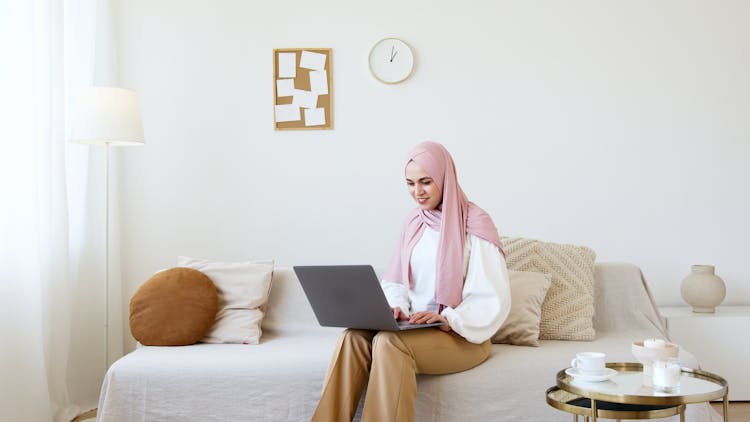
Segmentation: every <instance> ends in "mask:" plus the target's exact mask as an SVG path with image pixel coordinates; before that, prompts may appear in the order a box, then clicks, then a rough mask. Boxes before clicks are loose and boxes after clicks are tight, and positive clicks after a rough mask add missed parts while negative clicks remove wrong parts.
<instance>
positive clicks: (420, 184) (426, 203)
mask: <svg viewBox="0 0 750 422" xmlns="http://www.w3.org/2000/svg"><path fill="white" fill-rule="evenodd" d="M406 186H408V187H409V195H411V197H412V198H414V201H416V202H417V205H419V208H421V209H423V210H434V209H435V208H437V207H438V206H439V205H440V204H441V203H442V202H443V193H442V192H440V188H439V187H438V186H437V184H436V183H435V181H434V180H432V177H430V176H429V175H428V174H427V172H426V171H425V170H424V169H423V168H422V167H420V166H419V164H417V163H415V162H414V161H409V164H407V165H406Z"/></svg>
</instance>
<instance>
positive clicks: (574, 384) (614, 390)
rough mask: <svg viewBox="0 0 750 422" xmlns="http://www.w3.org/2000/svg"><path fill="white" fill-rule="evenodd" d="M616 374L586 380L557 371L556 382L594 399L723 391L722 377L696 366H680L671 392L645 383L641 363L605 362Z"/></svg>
mask: <svg viewBox="0 0 750 422" xmlns="http://www.w3.org/2000/svg"><path fill="white" fill-rule="evenodd" d="M607 367H608V368H612V369H614V370H616V371H617V374H616V375H614V376H612V377H611V378H610V379H608V380H606V381H600V382H586V381H581V380H580V379H576V378H574V377H572V376H570V375H568V374H566V373H565V370H562V371H560V372H558V374H557V386H558V387H560V388H561V389H563V390H565V391H569V392H571V393H576V394H580V395H582V396H586V397H590V398H593V399H596V400H606V401H612V402H618V403H640V404H652V405H672V404H681V403H697V402H703V401H710V400H715V399H718V398H721V397H723V396H724V395H726V392H727V382H726V380H724V379H723V378H722V377H720V376H718V375H716V374H712V373H709V372H705V371H700V370H697V369H690V368H682V372H681V373H680V385H679V387H677V388H676V389H674V390H673V391H671V392H663V391H658V390H655V389H654V388H653V387H648V386H645V385H644V382H643V381H644V376H643V366H642V365H641V364H640V363H608V364H607Z"/></svg>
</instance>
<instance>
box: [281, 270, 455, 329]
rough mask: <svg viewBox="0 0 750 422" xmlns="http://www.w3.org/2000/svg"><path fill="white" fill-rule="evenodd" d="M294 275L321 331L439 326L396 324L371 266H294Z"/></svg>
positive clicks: (431, 325) (430, 325) (429, 325)
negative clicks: (324, 328) (331, 329)
mask: <svg viewBox="0 0 750 422" xmlns="http://www.w3.org/2000/svg"><path fill="white" fill-rule="evenodd" d="M294 272H295V273H296V274H297V278H298V279H299V282H300V284H302V289H303V290H304V291H305V295H307V300H308V301H309V302H310V305H311V306H312V308H313V311H314V312H315V317H316V318H318V323H319V324H320V325H322V326H324V327H347V328H361V329H367V330H385V331H399V330H411V329H414V328H425V327H435V326H438V325H442V323H440V322H438V323H434V324H410V323H409V321H396V319H395V318H393V311H392V310H391V307H390V306H388V301H387V300H386V299H385V294H384V293H383V290H382V289H381V288H380V282H379V281H378V277H377V275H375V270H373V268H372V266H370V265H327V266H326V265H324V266H295V267H294Z"/></svg>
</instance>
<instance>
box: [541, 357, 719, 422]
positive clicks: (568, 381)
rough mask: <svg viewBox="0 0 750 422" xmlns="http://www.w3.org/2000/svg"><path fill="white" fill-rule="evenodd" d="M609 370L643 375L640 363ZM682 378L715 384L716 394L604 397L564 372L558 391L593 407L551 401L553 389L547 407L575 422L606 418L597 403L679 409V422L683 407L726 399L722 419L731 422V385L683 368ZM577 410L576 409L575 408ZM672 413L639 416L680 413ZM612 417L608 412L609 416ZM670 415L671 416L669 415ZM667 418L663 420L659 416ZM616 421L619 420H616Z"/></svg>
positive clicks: (651, 414)
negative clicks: (566, 413) (580, 418)
mask: <svg viewBox="0 0 750 422" xmlns="http://www.w3.org/2000/svg"><path fill="white" fill-rule="evenodd" d="M607 368H611V369H614V370H616V371H618V372H641V373H642V372H643V365H641V364H640V363H633V362H614V363H608V364H607ZM680 376H681V377H692V378H698V379H701V380H705V381H709V382H711V383H713V384H716V390H715V391H711V392H706V393H698V394H680V393H675V394H669V395H659V396H654V395H636V394H614V393H603V392H600V391H593V390H591V389H587V388H586V386H585V384H583V385H582V384H576V383H573V382H572V381H573V377H571V376H570V375H568V374H566V373H565V369H563V370H561V371H560V372H558V373H557V376H556V381H557V383H556V387H557V388H558V389H560V390H563V391H566V392H568V393H571V394H574V395H577V396H580V397H585V398H588V399H590V400H591V407H590V408H583V407H578V406H573V405H569V404H567V403H563V402H559V401H556V400H554V399H551V398H550V397H549V394H550V392H551V391H552V390H553V389H554V388H555V387H552V388H550V389H548V390H547V403H548V404H549V405H550V406H552V407H555V408H557V409H560V410H563V411H566V412H569V413H573V414H574V417H575V420H576V421H577V420H578V415H583V416H585V417H590V418H591V419H592V420H593V422H596V419H597V417H603V418H606V417H607V416H605V414H604V413H602V412H599V411H598V410H597V406H596V402H597V400H598V401H606V402H611V403H622V404H635V405H650V406H669V408H668V409H678V410H681V411H679V412H678V413H679V414H680V420H681V421H684V420H685V412H684V405H686V404H690V403H703V402H710V401H712V400H716V399H723V403H724V408H723V413H724V414H723V416H724V422H729V394H728V393H729V384H728V383H727V381H726V380H725V379H724V378H722V377H720V376H719V375H716V374H713V373H711V372H706V371H702V370H699V369H691V368H684V367H683V368H682V373H681V374H680ZM574 407H575V408H574ZM585 410H588V413H589V414H588V415H586V414H585V413H586V412H585ZM670 412H671V410H669V411H665V409H660V410H652V411H644V412H643V414H642V415H640V419H656V418H662V417H666V416H672V415H674V414H677V413H670ZM607 413H608V414H609V412H607ZM666 413H669V414H666ZM660 415H664V416H660ZM626 416H627V415H625V414H623V415H622V417H621V418H620V419H627V417H626ZM615 418H617V417H616V416H615Z"/></svg>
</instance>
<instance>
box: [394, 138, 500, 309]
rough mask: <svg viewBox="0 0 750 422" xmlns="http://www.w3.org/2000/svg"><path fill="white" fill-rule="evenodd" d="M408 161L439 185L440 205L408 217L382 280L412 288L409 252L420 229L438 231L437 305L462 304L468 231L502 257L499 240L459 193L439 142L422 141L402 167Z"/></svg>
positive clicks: (486, 217)
mask: <svg viewBox="0 0 750 422" xmlns="http://www.w3.org/2000/svg"><path fill="white" fill-rule="evenodd" d="M410 161H414V162H416V163H417V164H418V165H419V166H420V167H422V168H423V169H424V170H425V171H426V172H427V174H428V175H430V177H431V178H432V180H433V181H434V182H435V183H437V186H438V187H439V188H440V192H442V194H443V202H442V203H441V204H440V206H439V207H438V208H437V209H434V210H428V211H424V210H422V209H420V208H416V209H415V210H413V211H412V212H411V213H410V214H409V217H408V218H407V220H406V223H405V224H404V228H403V230H402V231H401V240H400V242H399V244H398V246H397V248H396V253H395V254H394V255H393V258H392V259H391V263H390V265H389V266H388V270H387V272H386V274H385V279H386V280H388V281H393V282H397V283H398V282H400V283H403V284H406V285H408V286H410V287H413V284H414V283H413V280H412V279H411V270H410V264H409V261H410V258H411V252H412V250H413V249H414V245H416V243H417V242H418V241H419V239H420V237H421V236H422V232H423V231H424V228H425V227H426V226H429V227H430V228H432V229H433V230H436V231H439V232H440V243H439V245H438V251H437V257H436V259H435V263H436V266H437V268H436V271H435V274H436V275H435V278H436V280H435V301H436V302H437V303H438V304H440V305H443V306H450V307H454V308H455V307H456V306H457V305H458V304H459V303H461V294H462V292H463V284H464V268H463V267H464V245H465V244H466V233H470V234H473V235H475V236H478V237H480V238H482V239H484V240H486V241H488V242H491V243H493V244H494V245H496V246H497V248H498V249H499V250H500V252H501V253H502V251H503V249H502V244H501V243H500V236H499V235H498V233H497V228H496V227H495V224H494V223H493V222H492V219H491V218H490V216H489V215H488V214H487V213H486V212H484V210H482V209H481V208H479V207H478V206H476V205H474V204H473V203H471V202H469V200H468V199H467V198H466V194H464V191H463V190H461V187H460V186H459V185H458V179H457V178H456V166H455V164H453V158H452V157H451V155H450V153H449V152H448V150H446V149H445V147H444V146H442V145H441V144H439V143H437V142H431V141H426V142H422V143H421V144H419V145H417V146H416V147H414V149H413V150H412V151H411V152H410V153H409V157H408V159H407V160H406V165H408V164H409V162H410ZM406 165H404V167H406ZM441 308H442V307H441Z"/></svg>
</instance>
